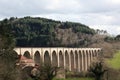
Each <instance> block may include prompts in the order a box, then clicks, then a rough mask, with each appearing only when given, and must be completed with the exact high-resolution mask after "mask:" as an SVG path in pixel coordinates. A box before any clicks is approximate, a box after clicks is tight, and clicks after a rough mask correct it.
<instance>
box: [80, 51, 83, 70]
mask: <svg viewBox="0 0 120 80" xmlns="http://www.w3.org/2000/svg"><path fill="white" fill-rule="evenodd" d="M79 55H80V56H79V63H80V71H82V67H83V64H82V62H83V59H82V58H83V57H82V52H81V51H80V50H79Z"/></svg>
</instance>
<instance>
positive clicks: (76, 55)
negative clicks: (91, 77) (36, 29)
mask: <svg viewBox="0 0 120 80" xmlns="http://www.w3.org/2000/svg"><path fill="white" fill-rule="evenodd" d="M14 50H15V51H16V53H17V54H19V55H23V56H25V57H27V58H29V59H30V58H31V59H33V60H34V62H35V63H38V64H39V63H42V62H43V63H46V64H52V65H53V66H58V67H62V68H64V69H67V70H69V71H75V70H76V71H79V72H81V71H87V69H88V67H89V66H90V64H91V62H92V61H93V60H94V58H97V57H98V55H99V54H100V53H101V48H65V47H53V48H51V47H50V48H41V47H40V48H39V47H38V48H34V47H30V48H29V47H28V48H24V47H21V48H20V47H19V48H15V49H14Z"/></svg>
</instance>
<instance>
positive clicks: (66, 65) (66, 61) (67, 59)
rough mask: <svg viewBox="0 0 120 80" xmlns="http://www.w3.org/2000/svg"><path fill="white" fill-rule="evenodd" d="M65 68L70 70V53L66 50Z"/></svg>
mask: <svg viewBox="0 0 120 80" xmlns="http://www.w3.org/2000/svg"><path fill="white" fill-rule="evenodd" d="M65 69H67V70H69V55H68V52H67V51H65Z"/></svg>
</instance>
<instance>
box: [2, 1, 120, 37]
mask: <svg viewBox="0 0 120 80" xmlns="http://www.w3.org/2000/svg"><path fill="white" fill-rule="evenodd" d="M24 16H34V17H45V18H50V19H55V20H60V21H72V22H80V23H83V24H86V25H88V26H90V27H92V28H95V29H96V28H98V29H103V30H107V31H108V32H109V33H111V34H114V35H117V34H120V22H119V21H120V0H0V19H4V18H9V17H24Z"/></svg>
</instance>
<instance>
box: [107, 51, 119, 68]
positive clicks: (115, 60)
mask: <svg viewBox="0 0 120 80" xmlns="http://www.w3.org/2000/svg"><path fill="white" fill-rule="evenodd" d="M107 63H108V65H109V66H110V67H112V68H114V69H120V51H119V52H117V53H116V54H115V55H114V57H113V58H112V59H109V60H107Z"/></svg>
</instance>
